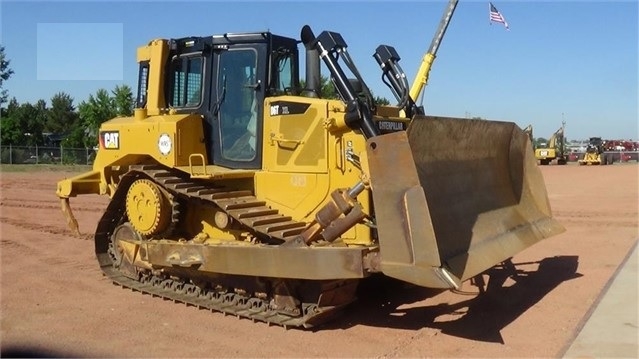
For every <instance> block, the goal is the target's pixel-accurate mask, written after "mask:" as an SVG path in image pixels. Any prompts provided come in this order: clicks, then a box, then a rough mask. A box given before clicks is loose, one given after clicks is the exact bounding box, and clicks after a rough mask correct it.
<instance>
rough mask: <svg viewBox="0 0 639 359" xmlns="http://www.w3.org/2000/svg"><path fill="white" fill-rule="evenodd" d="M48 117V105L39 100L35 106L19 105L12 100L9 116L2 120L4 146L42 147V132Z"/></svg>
mask: <svg viewBox="0 0 639 359" xmlns="http://www.w3.org/2000/svg"><path fill="white" fill-rule="evenodd" d="M46 117H47V104H46V102H45V101H44V100H39V101H38V102H37V103H36V104H35V105H32V104H30V103H28V102H27V103H23V104H21V105H18V101H16V99H15V98H13V99H11V101H10V102H9V106H8V108H7V114H6V116H5V117H3V118H2V143H3V144H4V145H8V144H11V145H28V146H34V145H42V144H44V139H43V137H42V130H43V128H44V123H45V122H46Z"/></svg>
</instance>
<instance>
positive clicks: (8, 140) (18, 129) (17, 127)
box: [0, 97, 24, 146]
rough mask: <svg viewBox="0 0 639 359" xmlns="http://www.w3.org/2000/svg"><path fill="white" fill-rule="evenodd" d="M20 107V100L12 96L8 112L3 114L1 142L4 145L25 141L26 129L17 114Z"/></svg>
mask: <svg viewBox="0 0 639 359" xmlns="http://www.w3.org/2000/svg"><path fill="white" fill-rule="evenodd" d="M19 107H20V104H19V103H18V100H16V98H15V97H14V98H12V99H11V101H9V105H8V106H7V110H6V113H5V114H4V115H3V116H2V122H1V124H2V131H0V142H1V143H2V145H4V146H6V145H18V144H22V143H24V131H23V130H22V126H21V124H20V123H19V121H18V119H17V116H16V113H17V110H18V108H19Z"/></svg>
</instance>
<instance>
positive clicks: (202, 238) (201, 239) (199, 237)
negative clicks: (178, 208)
mask: <svg viewBox="0 0 639 359" xmlns="http://www.w3.org/2000/svg"><path fill="white" fill-rule="evenodd" d="M216 214H223V212H221V211H220V210H219V209H217V208H215V207H213V206H210V205H200V204H195V203H193V204H191V205H189V206H188V207H187V208H186V214H185V217H184V218H185V222H186V226H184V229H185V230H186V231H187V232H188V234H189V236H191V237H193V238H195V242H198V243H209V244H219V243H224V242H229V241H238V240H241V239H242V238H241V234H242V233H241V231H238V230H233V229H232V228H229V229H220V228H218V226H217V225H216V224H215V216H216Z"/></svg>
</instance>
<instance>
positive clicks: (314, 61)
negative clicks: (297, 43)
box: [300, 25, 322, 98]
mask: <svg viewBox="0 0 639 359" xmlns="http://www.w3.org/2000/svg"><path fill="white" fill-rule="evenodd" d="M300 37H301V39H302V43H303V44H304V47H305V48H306V80H305V81H306V86H304V88H303V89H302V96H306V97H315V98H317V97H320V90H321V84H322V82H321V72H320V58H319V52H318V51H317V49H316V48H315V47H314V46H313V45H312V44H311V43H312V42H313V41H314V40H315V34H313V30H311V27H310V26H308V25H304V27H303V28H302V33H301V35H300Z"/></svg>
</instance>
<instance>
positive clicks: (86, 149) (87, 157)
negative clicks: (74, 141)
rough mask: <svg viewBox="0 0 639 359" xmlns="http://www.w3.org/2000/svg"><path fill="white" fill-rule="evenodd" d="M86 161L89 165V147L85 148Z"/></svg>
mask: <svg viewBox="0 0 639 359" xmlns="http://www.w3.org/2000/svg"><path fill="white" fill-rule="evenodd" d="M84 159H85V162H86V164H87V165H88V164H89V148H88V147H85V148H84Z"/></svg>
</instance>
